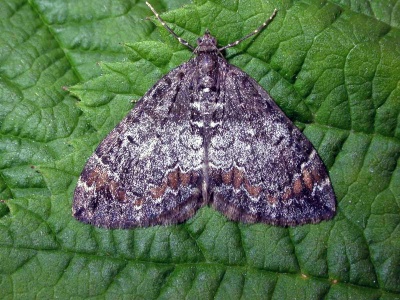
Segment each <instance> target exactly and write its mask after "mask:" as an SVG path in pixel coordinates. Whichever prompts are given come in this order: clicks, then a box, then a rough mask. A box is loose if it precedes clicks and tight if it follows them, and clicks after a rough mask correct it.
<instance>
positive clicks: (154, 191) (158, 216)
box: [73, 61, 204, 228]
mask: <svg viewBox="0 0 400 300" xmlns="http://www.w3.org/2000/svg"><path fill="white" fill-rule="evenodd" d="M188 64H193V61H189V62H187V63H186V64H183V65H182V66H180V67H178V68H176V69H174V70H172V71H171V72H170V73H168V74H167V75H166V76H165V77H163V78H162V79H161V80H160V81H159V82H157V83H156V84H155V85H154V86H153V87H152V88H151V89H150V90H149V91H148V92H147V93H146V95H144V96H143V98H142V99H141V100H140V101H139V102H138V103H137V104H136V106H135V107H134V108H133V109H132V110H131V112H130V113H129V114H128V116H127V117H126V118H125V119H123V120H122V121H121V123H119V124H118V126H117V127H115V128H114V129H113V130H112V131H111V133H110V134H109V135H108V136H107V137H106V138H105V139H104V140H103V141H102V142H101V144H100V145H99V146H98V148H97V149H96V151H95V153H94V154H93V155H92V156H91V157H90V159H89V160H88V162H87V164H86V166H85V168H84V170H83V172H82V174H81V176H80V178H79V181H78V184H77V187H76V189H75V194H74V203H73V215H74V217H75V218H76V219H78V220H80V221H83V222H85V223H90V224H93V225H96V226H101V227H107V228H129V227H135V226H148V225H155V224H173V223H178V222H182V221H184V220H186V219H187V218H189V217H190V216H192V215H193V214H194V213H195V211H196V210H197V209H198V208H199V207H200V206H202V205H203V204H204V203H203V202H204V201H203V198H202V195H201V182H202V173H201V168H202V161H203V157H204V153H203V152H204V149H203V138H202V136H201V135H199V133H198V132H195V131H193V130H192V128H191V126H190V124H189V120H190V116H189V115H190V109H189V105H190V95H188V94H187V91H189V90H190V89H189V86H185V85H189V84H190V82H191V79H190V78H191V77H192V76H193V75H194V74H192V73H191V72H193V71H191V70H194V69H195V68H193V67H191V66H188ZM184 77H185V79H186V80H182V78H184Z"/></svg>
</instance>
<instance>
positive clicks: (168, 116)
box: [72, 3, 336, 228]
mask: <svg viewBox="0 0 400 300" xmlns="http://www.w3.org/2000/svg"><path fill="white" fill-rule="evenodd" d="M147 5H148V6H149V7H150V9H151V10H152V11H153V13H154V14H155V16H156V17H157V19H158V20H159V21H160V22H161V24H162V25H163V26H164V27H165V28H166V29H167V30H168V31H169V32H170V33H171V34H172V35H173V36H174V37H176V38H177V39H178V41H179V42H180V43H182V44H183V45H185V46H187V47H188V48H190V49H191V50H192V51H193V53H194V55H195V56H194V57H193V58H192V59H190V60H189V61H188V62H186V63H184V64H182V65H180V66H178V67H177V68H175V69H173V70H171V71H170V72H169V73H168V74H166V75H165V76H164V77H163V78H161V79H160V80H159V81H158V82H157V83H156V84H155V85H154V86H153V87H152V88H151V89H150V90H149V91H148V92H147V93H146V94H145V95H144V96H143V97H142V98H141V99H140V100H139V101H138V102H137V104H136V105H135V106H134V108H133V109H132V110H131V111H130V112H129V114H128V115H127V116H126V117H125V118H124V119H123V120H122V121H121V122H120V123H119V124H118V125H117V126H116V127H115V128H114V129H113V130H112V131H111V132H110V133H109V134H108V136H107V137H106V138H105V139H104V140H103V141H102V142H101V143H100V145H99V146H98V148H97V149H96V151H95V152H94V154H93V155H92V156H91V157H90V158H89V160H88V161H87V163H86V165H85V167H84V169H83V171H82V174H81V175H80V178H79V181H78V183H77V186H76V189H75V193H74V202H73V207H72V211H73V216H74V217H75V218H76V219H77V220H79V221H82V222H84V223H89V224H92V225H94V226H99V227H106V228H132V227H138V226H141V227H143V226H151V225H169V224H176V223H181V222H184V221H185V220H187V219H188V218H190V217H192V216H193V215H194V214H195V213H196V211H197V210H198V209H199V208H201V207H202V206H204V205H210V206H212V207H213V208H215V209H216V210H218V211H219V212H221V213H222V214H224V215H225V216H226V217H227V218H228V219H230V220H234V221H240V222H245V223H256V222H262V223H267V224H273V225H279V226H295V225H301V224H306V223H317V222H320V221H322V220H328V219H330V218H332V217H333V216H334V214H335V210H336V200H335V194H334V191H333V189H332V185H331V182H330V179H329V176H328V173H327V170H326V168H325V166H324V164H323V162H322V160H321V158H320V157H319V156H318V154H317V152H316V150H315V149H314V148H313V146H312V145H311V143H310V141H309V140H308V139H307V138H306V137H305V136H304V135H303V134H302V133H301V131H300V130H299V129H298V128H297V127H296V126H295V125H294V124H293V123H292V122H291V121H290V120H289V118H288V117H286V115H285V114H284V113H283V112H282V110H281V109H280V108H279V107H278V106H277V105H276V104H275V102H274V101H273V99H272V98H271V96H270V95H269V94H268V93H267V92H266V91H265V90H264V89H263V88H262V87H261V86H260V85H259V84H258V83H257V82H256V81H255V80H254V79H252V78H251V77H250V76H249V75H247V74H246V73H245V72H243V71H242V70H240V69H239V68H237V67H235V66H233V65H230V64H229V63H228V62H227V61H226V60H225V58H224V57H223V56H222V54H221V52H222V51H223V50H225V49H227V48H229V47H232V46H235V45H237V44H239V43H240V42H242V41H243V40H245V39H247V38H249V37H251V36H253V35H255V34H256V33H258V32H260V31H261V30H262V29H263V28H265V27H266V26H267V25H268V24H269V23H270V22H271V21H272V19H273V18H274V17H275V15H276V13H277V11H276V10H275V11H274V12H273V14H272V15H271V16H270V17H269V18H268V20H267V21H266V22H265V23H264V24H262V25H261V26H260V27H259V28H258V29H257V30H255V31H254V32H252V33H250V34H248V35H247V36H245V37H243V38H242V39H240V40H238V41H236V42H234V43H231V44H228V45H227V46H224V47H221V48H218V47H217V41H216V39H215V38H214V37H213V36H212V35H211V34H210V33H209V32H208V31H206V32H205V34H204V35H203V36H202V37H200V38H199V39H198V40H197V47H193V46H191V45H190V44H189V43H188V42H187V41H185V40H183V39H182V38H180V37H178V36H177V35H176V34H175V33H174V32H173V31H172V29H170V27H168V25H167V24H166V23H165V22H164V21H163V20H162V19H161V17H160V16H159V14H158V13H157V12H156V11H155V10H154V8H153V7H152V6H151V5H150V4H149V3H147Z"/></svg>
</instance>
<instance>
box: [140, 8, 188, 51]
mask: <svg viewBox="0 0 400 300" xmlns="http://www.w3.org/2000/svg"><path fill="white" fill-rule="evenodd" d="M146 4H147V6H148V7H149V8H150V9H151V11H152V12H153V14H154V15H155V16H156V18H157V19H158V20H159V21H160V23H161V25H162V26H164V27H165V29H167V30H168V31H169V33H171V34H172V35H173V37H175V38H176V39H177V40H178V41H179V43H181V44H182V45H185V46H186V47H188V48H190V49H191V50H192V51H194V49H195V48H194V47H193V46H192V45H190V44H189V43H188V42H186V41H185V40H184V39H182V38H181V37H179V36H178V35H177V34H176V33H175V32H174V31H173V30H172V29H171V28H169V27H168V25H167V24H166V23H165V22H164V20H163V19H161V17H160V15H159V14H158V12H156V10H155V9H154V8H153V6H151V5H150V3H149V2H147V1H146Z"/></svg>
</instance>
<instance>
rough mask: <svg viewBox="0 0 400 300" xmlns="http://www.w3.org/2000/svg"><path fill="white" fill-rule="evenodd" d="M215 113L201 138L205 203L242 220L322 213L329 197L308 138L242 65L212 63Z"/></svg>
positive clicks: (297, 220) (276, 220)
mask: <svg viewBox="0 0 400 300" xmlns="http://www.w3.org/2000/svg"><path fill="white" fill-rule="evenodd" d="M220 68H221V77H222V79H221V87H220V90H221V91H222V92H221V95H220V102H221V104H222V105H220V106H219V107H222V109H221V111H219V112H216V113H215V114H214V115H215V116H216V118H215V120H214V124H218V126H215V128H214V130H213V131H212V136H211V137H210V141H209V145H210V147H209V152H208V154H209V163H210V192H211V193H212V197H211V204H212V206H213V207H214V208H216V209H217V210H219V211H221V212H222V213H223V214H225V215H226V216H227V217H228V218H230V219H232V220H238V221H243V222H249V223H253V222H264V223H269V224H274V225H282V226H286V225H298V224H305V223H316V222H319V221H321V220H325V219H330V218H331V217H332V216H333V215H334V212H335V203H336V200H335V195H334V192H333V190H332V186H331V183H330V180H329V176H328V174H327V171H326V169H325V166H324V164H323V162H322V161H321V159H320V157H319V156H318V154H317V152H316V151H315V149H314V148H313V146H312V145H311V143H310V142H309V140H308V139H307V138H306V137H305V136H304V135H303V134H302V133H301V132H300V130H299V129H298V128H297V127H295V126H294V125H293V123H292V122H291V121H290V120H289V119H288V118H287V117H286V116H285V114H284V113H283V112H282V111H281V110H280V109H279V108H278V106H277V105H276V104H275V103H274V101H273V100H272V99H271V97H270V96H269V95H268V94H267V92H265V90H263V89H262V88H261V87H260V86H259V85H258V84H257V83H256V82H255V81H254V80H253V79H252V78H250V77H249V76H248V75H247V74H245V73H244V72H243V71H241V70H239V69H238V68H236V67H233V66H231V65H229V64H227V63H224V62H222V59H221V63H220Z"/></svg>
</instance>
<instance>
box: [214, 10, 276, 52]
mask: <svg viewBox="0 0 400 300" xmlns="http://www.w3.org/2000/svg"><path fill="white" fill-rule="evenodd" d="M277 12H278V10H277V9H276V8H275V9H274V11H273V12H272V15H271V16H270V17H269V18H268V19H267V20H266V21H265V22H264V23H262V24H261V26H260V27H258V28H257V29H256V30H254V31H253V32H250V33H249V34H248V35H246V36H245V37H242V38H241V39H240V40H237V41H235V42H233V43H230V44H228V45H226V46H224V47H222V48H219V49H218V50H219V51H222V50H225V49H226V48H230V47H233V46H236V45H237V44H239V43H241V42H243V41H244V40H245V39H248V38H249V37H251V36H253V35H255V34H257V33H259V32H260V31H261V30H263V29H264V28H265V27H267V26H268V24H269V23H271V21H272V19H273V18H275V16H276V13H277Z"/></svg>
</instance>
